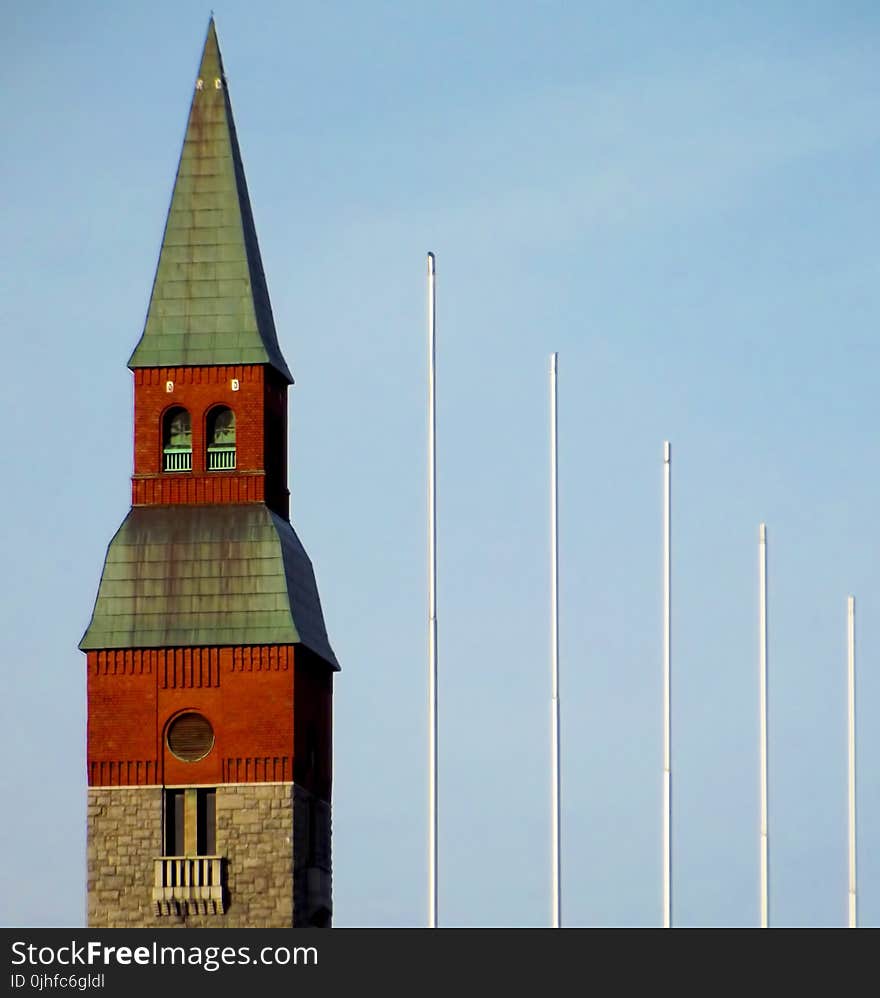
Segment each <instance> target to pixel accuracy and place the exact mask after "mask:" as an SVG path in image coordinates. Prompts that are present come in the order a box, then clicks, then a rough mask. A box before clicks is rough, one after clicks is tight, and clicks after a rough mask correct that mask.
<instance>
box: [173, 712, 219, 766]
mask: <svg viewBox="0 0 880 998" xmlns="http://www.w3.org/2000/svg"><path fill="white" fill-rule="evenodd" d="M213 747H214V729H213V728H212V727H211V724H210V722H209V721H208V719H207V718H206V717H202V715H201V714H181V715H180V717H175V719H174V720H173V721H172V722H171V724H170V725H169V727H168V748H170V749H171V753H172V755H174V756H176V757H177V758H178V759H182V760H183V762H198V760H199V759H204V758H205V756H206V755H207V754H208V753H209V752H210V751H211V749H212V748H213Z"/></svg>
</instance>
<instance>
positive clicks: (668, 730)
mask: <svg viewBox="0 0 880 998" xmlns="http://www.w3.org/2000/svg"><path fill="white" fill-rule="evenodd" d="M671 542H672V448H671V447H670V445H669V441H668V440H665V441H664V442H663V928H664V929H669V928H671V927H672V717H671V687H672V670H671V663H672V613H671V610H672V570H671V566H672V555H671Z"/></svg>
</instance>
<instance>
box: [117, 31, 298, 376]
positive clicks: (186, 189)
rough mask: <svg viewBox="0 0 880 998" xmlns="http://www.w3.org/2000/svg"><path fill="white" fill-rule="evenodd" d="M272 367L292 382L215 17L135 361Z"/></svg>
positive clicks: (132, 363)
mask: <svg viewBox="0 0 880 998" xmlns="http://www.w3.org/2000/svg"><path fill="white" fill-rule="evenodd" d="M210 364H269V365H271V366H272V367H273V368H275V370H276V371H278V372H279V373H280V374H282V375H283V376H284V377H285V378H286V379H287V381H288V383H291V382H292V381H293V378H292V377H291V374H290V371H289V370H288V368H287V364H286V363H285V362H284V357H282V355H281V350H280V348H279V346H278V338H277V336H276V334H275V322H274V320H273V319H272V307H271V305H270V304H269V292H268V290H267V288H266V278H265V275H264V274H263V264H262V261H261V259H260V248H259V246H258V245H257V233H256V230H255V229H254V219H253V215H252V214H251V205H250V199H249V198H248V191H247V184H246V183H245V179H244V168H243V167H242V163H241V154H240V152H239V149H238V139H237V138H236V135H235V124H234V122H233V120H232V106H231V105H230V103H229V93H228V91H227V89H226V78H225V76H224V75H223V62H222V60H221V58H220V48H219V46H218V44H217V33H216V31H215V29H214V20H213V18H212V19H211V23H210V24H209V26H208V37H207V38H206V39H205V49H204V52H203V53H202V62H201V65H200V66H199V75H198V79H197V80H196V86H195V92H194V94H193V101H192V106H191V107H190V112H189V121H188V123H187V126H186V137H185V138H184V142H183V151H182V152H181V154H180V165H179V166H178V168H177V179H176V180H175V182H174V192H173V193H172V195H171V207H170V208H169V210H168V221H167V222H166V224H165V235H164V238H163V240H162V249H161V250H160V252H159V266H158V268H157V270H156V279H155V281H154V283H153V293H152V296H151V298H150V307H149V311H148V312H147V321H146V325H145V326H144V332H143V335H142V336H141V339H140V342H139V343H138V345H137V347H135V351H134V353H133V354H132V355H131V359H130V360H129V362H128V366H129V367H130V368H138V367H178V366H182V367H186V366H201V365H210Z"/></svg>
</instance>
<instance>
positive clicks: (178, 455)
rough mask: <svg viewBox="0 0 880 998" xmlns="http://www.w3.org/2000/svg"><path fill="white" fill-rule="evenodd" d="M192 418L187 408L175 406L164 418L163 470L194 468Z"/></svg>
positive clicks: (189, 469) (188, 469) (187, 469)
mask: <svg viewBox="0 0 880 998" xmlns="http://www.w3.org/2000/svg"><path fill="white" fill-rule="evenodd" d="M192 450H193V448H192V420H191V419H190V416H189V413H188V412H187V411H186V409H182V408H181V407H180V406H179V405H176V406H173V407H172V408H170V409H169V410H168V412H166V413H165V417H164V418H163V420H162V470H163V471H191V470H192Z"/></svg>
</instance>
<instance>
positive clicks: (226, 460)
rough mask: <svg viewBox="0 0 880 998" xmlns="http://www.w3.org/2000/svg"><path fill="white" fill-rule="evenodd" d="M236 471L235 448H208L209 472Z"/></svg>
mask: <svg viewBox="0 0 880 998" xmlns="http://www.w3.org/2000/svg"><path fill="white" fill-rule="evenodd" d="M234 470H235V448H234V447H215V446H211V447H209V448H208V471H234Z"/></svg>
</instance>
